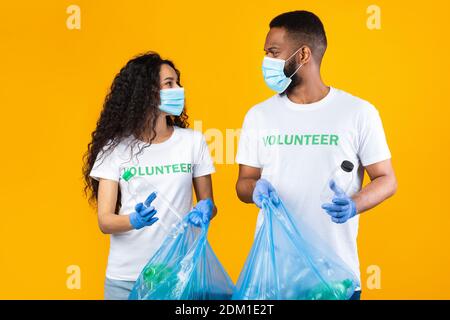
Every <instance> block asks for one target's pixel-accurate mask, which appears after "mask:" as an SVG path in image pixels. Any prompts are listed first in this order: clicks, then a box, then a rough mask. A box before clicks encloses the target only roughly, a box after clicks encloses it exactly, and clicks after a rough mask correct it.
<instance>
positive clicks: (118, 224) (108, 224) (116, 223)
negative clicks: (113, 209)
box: [98, 213, 133, 234]
mask: <svg viewBox="0 0 450 320" xmlns="http://www.w3.org/2000/svg"><path fill="white" fill-rule="evenodd" d="M98 225H99V227H100V230H101V231H102V232H103V233H104V234H113V233H122V232H127V231H130V230H132V229H133V227H132V225H131V223H130V217H129V216H128V215H117V214H113V213H106V214H103V215H99V219H98Z"/></svg>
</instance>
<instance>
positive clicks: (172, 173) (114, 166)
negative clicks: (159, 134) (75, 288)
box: [90, 127, 214, 281]
mask: <svg viewBox="0 0 450 320" xmlns="http://www.w3.org/2000/svg"><path fill="white" fill-rule="evenodd" d="M174 128H175V130H174V132H173V133H172V135H171V136H170V138H169V139H167V140H166V141H164V142H163V143H158V144H152V145H150V146H148V145H147V144H146V143H144V142H142V141H139V140H136V139H134V137H129V138H125V139H123V140H122V141H120V143H119V144H118V145H117V146H116V147H114V148H112V149H111V150H109V151H106V149H107V147H105V148H103V151H102V152H100V153H99V155H98V156H97V160H96V162H95V164H94V166H93V169H92V170H91V172H90V176H91V177H93V178H94V179H97V180H98V179H100V178H103V179H109V180H114V181H117V182H119V187H120V190H121V208H120V211H119V214H120V215H128V214H130V213H131V212H133V211H134V206H135V205H136V203H137V202H136V199H138V202H144V201H145V199H146V198H147V196H148V195H149V194H150V193H151V192H153V191H157V193H158V195H159V196H157V198H156V199H155V200H154V201H153V203H152V205H153V206H155V208H156V210H157V214H156V215H155V217H158V218H159V219H160V221H161V222H162V221H164V224H165V225H167V226H170V225H171V223H172V222H177V218H176V216H175V215H174V214H173V213H172V212H170V210H169V208H168V206H167V205H166V204H165V202H162V201H161V199H159V198H158V197H164V198H165V200H166V201H168V202H170V204H171V206H172V208H174V209H175V210H176V211H177V212H178V213H179V214H180V215H185V214H187V213H188V212H189V211H190V209H191V208H192V179H193V178H195V177H200V176H204V175H209V174H211V173H213V172H214V165H213V162H212V159H211V156H210V154H209V151H208V146H207V144H206V142H205V139H204V137H203V135H202V134H201V133H200V132H198V131H194V130H191V129H182V128H179V127H174ZM126 170H131V172H132V173H133V174H135V176H134V177H133V178H131V179H130V180H129V181H125V180H124V179H123V178H122V174H123V173H124V171H126ZM133 179H145V182H146V183H147V186H150V187H148V188H147V189H139V190H138V191H137V193H135V192H133V190H134V189H133V188H131V187H129V186H128V185H127V184H128V183H130V186H131V183H134V182H133ZM135 181H137V180H135ZM141 181H142V180H141ZM133 194H134V195H133ZM160 221H157V222H156V223H155V224H153V225H152V226H149V227H144V228H142V229H139V230H131V231H128V232H124V233H118V234H112V235H111V241H110V250H109V257H108V266H107V270H106V277H107V278H110V279H115V280H128V281H135V280H136V279H137V278H138V276H139V274H140V272H141V270H142V269H143V267H144V266H145V265H146V263H147V262H148V260H149V259H150V258H151V257H152V255H153V254H154V253H155V252H156V251H157V249H158V248H159V247H160V246H161V244H162V242H163V240H164V238H165V237H166V235H167V232H166V231H165V230H164V228H163V227H162V226H161V224H159V225H158V222H160Z"/></svg>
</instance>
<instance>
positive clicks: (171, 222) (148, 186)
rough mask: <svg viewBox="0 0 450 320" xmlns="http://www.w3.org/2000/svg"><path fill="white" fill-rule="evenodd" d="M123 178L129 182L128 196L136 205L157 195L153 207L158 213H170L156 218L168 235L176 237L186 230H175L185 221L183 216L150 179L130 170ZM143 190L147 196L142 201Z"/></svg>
mask: <svg viewBox="0 0 450 320" xmlns="http://www.w3.org/2000/svg"><path fill="white" fill-rule="evenodd" d="M122 178H123V179H124V180H125V181H126V182H127V184H126V186H127V191H128V194H129V195H130V197H131V200H132V201H133V202H134V203H135V204H137V203H139V202H142V203H144V202H145V200H146V197H147V196H148V195H149V194H150V193H152V192H155V193H156V198H155V200H153V202H152V203H151V206H153V207H155V209H156V210H157V211H160V210H161V209H167V210H166V211H167V212H168V215H166V216H164V217H161V216H158V214H156V216H157V217H158V222H157V224H158V225H159V226H161V227H162V228H163V229H164V230H165V231H166V233H167V234H170V233H174V236H176V234H178V232H183V230H184V228H182V227H180V228H175V227H176V226H179V224H180V222H182V221H183V216H182V215H181V214H180V213H179V211H178V210H177V209H176V208H174V206H173V205H172V204H171V202H170V201H169V200H168V199H167V198H166V197H165V196H164V195H163V194H162V193H160V192H159V190H158V189H157V188H156V187H155V186H154V185H153V184H152V183H150V182H149V181H148V179H146V178H145V177H143V176H137V175H135V174H133V173H132V172H131V171H130V170H126V171H125V172H124V173H123V175H122ZM142 190H145V194H146V196H145V198H144V199H140V196H142V194H143V193H142V192H141V191H142ZM144 207H145V203H144ZM174 231H175V232H174Z"/></svg>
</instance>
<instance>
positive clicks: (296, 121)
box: [236, 87, 391, 277]
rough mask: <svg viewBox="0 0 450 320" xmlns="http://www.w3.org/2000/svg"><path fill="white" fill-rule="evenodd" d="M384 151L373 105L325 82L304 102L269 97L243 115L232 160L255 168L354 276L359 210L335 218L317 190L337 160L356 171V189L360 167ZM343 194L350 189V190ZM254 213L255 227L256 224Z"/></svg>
mask: <svg viewBox="0 0 450 320" xmlns="http://www.w3.org/2000/svg"><path fill="white" fill-rule="evenodd" d="M390 157H391V154H390V151H389V148H388V145H387V142H386V137H385V134H384V130H383V125H382V122H381V119H380V116H379V114H378V111H377V110H376V109H375V107H374V106H372V105H371V104H370V103H368V102H367V101H364V100H362V99H359V98H357V97H354V96H352V95H350V94H348V93H346V92H344V91H341V90H338V89H335V88H332V87H330V91H329V93H328V94H327V95H326V96H325V97H324V98H323V99H322V100H320V101H318V102H315V103H311V104H296V103H294V102H292V101H290V100H289V99H288V97H287V95H275V96H273V97H271V98H269V99H267V100H266V101H264V102H262V103H260V104H258V105H256V106H254V107H253V108H251V109H250V110H249V111H248V113H247V115H246V116H245V120H244V124H243V127H242V131H241V137H240V141H239V148H238V152H237V156H236V162H237V163H239V164H243V165H247V166H251V167H256V168H261V169H262V178H265V179H267V180H269V181H270V182H271V183H272V185H273V186H274V187H275V189H276V190H277V192H278V194H279V196H280V198H281V199H282V200H283V202H284V203H285V205H286V207H287V208H288V210H290V212H291V213H292V214H293V215H294V216H295V217H294V218H297V221H299V222H300V221H304V222H305V223H307V224H308V227H309V228H312V229H313V230H314V231H315V232H316V233H317V234H318V235H319V237H320V238H322V239H323V240H325V241H326V243H327V245H328V247H330V248H331V249H332V250H335V252H336V253H337V255H338V256H339V257H340V258H341V259H342V260H343V261H344V262H346V263H347V264H348V266H349V267H350V268H351V270H352V271H353V272H354V273H355V274H356V275H357V276H358V277H360V272H359V260H358V251H357V244H356V238H357V234H358V220H359V216H358V215H357V216H355V217H353V218H352V219H350V220H348V221H347V222H346V223H344V224H336V223H334V222H332V221H331V217H330V216H329V215H328V214H327V213H326V212H325V211H324V210H323V209H322V208H321V205H322V202H321V200H320V195H321V193H322V191H323V189H324V187H325V185H326V184H327V182H328V179H329V178H330V175H331V174H332V172H333V171H334V170H335V169H336V168H337V167H338V166H339V165H340V164H341V163H342V161H344V160H349V161H351V162H352V163H353V164H354V165H355V168H354V169H353V170H356V174H355V175H354V176H355V179H354V180H353V185H352V187H351V189H352V190H353V192H352V193H354V192H357V191H359V190H360V189H361V186H362V180H363V176H364V168H363V167H364V166H368V165H370V164H373V163H376V162H379V161H382V160H386V159H389V158H390ZM350 195H351V194H350ZM262 217H263V216H262V214H261V213H260V214H259V216H258V222H257V230H258V228H259V226H260V225H261V223H262Z"/></svg>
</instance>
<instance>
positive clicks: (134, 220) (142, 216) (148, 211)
mask: <svg viewBox="0 0 450 320" xmlns="http://www.w3.org/2000/svg"><path fill="white" fill-rule="evenodd" d="M155 198H156V193H155V192H152V193H151V194H150V195H149V196H148V197H147V200H145V201H144V203H142V202H139V203H138V204H137V205H136V206H135V207H134V210H136V211H135V212H132V213H130V215H129V217H130V223H131V225H132V226H133V228H134V229H136V230H139V229H141V228H143V227H146V226H151V225H152V224H154V223H155V222H156V221H158V218H154V217H153V216H154V215H155V214H156V209H155V207H153V206H151V205H150V204H151V203H152V201H153V200H155Z"/></svg>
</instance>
